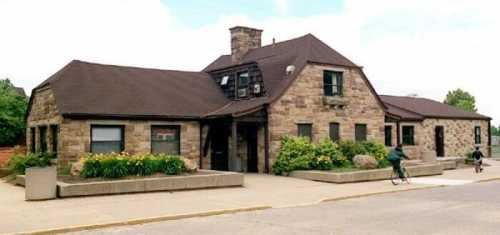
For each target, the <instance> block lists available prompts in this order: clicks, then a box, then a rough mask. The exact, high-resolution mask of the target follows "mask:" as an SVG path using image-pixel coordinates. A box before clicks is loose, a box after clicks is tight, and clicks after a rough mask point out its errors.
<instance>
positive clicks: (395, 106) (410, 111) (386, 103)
mask: <svg viewBox="0 0 500 235" xmlns="http://www.w3.org/2000/svg"><path fill="white" fill-rule="evenodd" d="M382 102H383V103H384V104H385V105H389V106H392V107H394V108H397V109H401V110H403V111H405V112H408V113H413V114H416V115H419V116H422V117H425V115H424V114H422V113H419V112H416V111H413V110H409V109H406V108H402V107H400V106H398V105H394V104H391V103H388V102H384V101H382Z"/></svg>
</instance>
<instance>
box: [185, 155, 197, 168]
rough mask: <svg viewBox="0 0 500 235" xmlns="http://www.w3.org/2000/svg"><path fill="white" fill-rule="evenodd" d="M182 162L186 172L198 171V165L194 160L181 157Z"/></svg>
mask: <svg viewBox="0 0 500 235" xmlns="http://www.w3.org/2000/svg"><path fill="white" fill-rule="evenodd" d="M182 161H184V165H185V166H186V169H187V170H188V171H197V170H198V163H196V161H195V160H192V159H189V158H185V157H182Z"/></svg>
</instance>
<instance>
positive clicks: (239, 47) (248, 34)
mask: <svg viewBox="0 0 500 235" xmlns="http://www.w3.org/2000/svg"><path fill="white" fill-rule="evenodd" d="M229 30H230V31H231V60H232V62H233V63H240V62H241V59H242V58H243V56H245V54H246V53H247V52H248V51H249V50H250V49H254V48H259V47H261V38H260V37H261V35H262V30H260V29H254V28H249V27H243V26H236V27H232V28H230V29H229Z"/></svg>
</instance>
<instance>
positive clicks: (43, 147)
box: [38, 126, 47, 153]
mask: <svg viewBox="0 0 500 235" xmlns="http://www.w3.org/2000/svg"><path fill="white" fill-rule="evenodd" d="M38 131H40V132H39V134H40V152H42V153H45V152H47V127H46V126H41V127H39V128H38Z"/></svg>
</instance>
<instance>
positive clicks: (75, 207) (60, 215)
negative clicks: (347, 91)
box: [0, 166, 500, 233]
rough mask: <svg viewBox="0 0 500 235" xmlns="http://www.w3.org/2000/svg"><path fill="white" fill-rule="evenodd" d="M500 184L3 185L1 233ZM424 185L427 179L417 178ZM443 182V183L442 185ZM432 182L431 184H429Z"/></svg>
mask: <svg viewBox="0 0 500 235" xmlns="http://www.w3.org/2000/svg"><path fill="white" fill-rule="evenodd" d="M497 178H500V166H492V167H488V168H486V169H485V171H484V173H482V174H475V173H474V172H473V170H472V169H460V170H454V171H446V172H445V174H444V175H441V176H436V177H425V179H435V180H434V183H429V182H427V183H426V182H424V183H418V182H416V183H414V184H411V185H400V186H393V185H392V184H391V183H390V182H389V181H377V182H365V183H353V184H330V183H321V182H313V181H308V180H301V179H294V178H289V177H278V176H271V175H257V174H248V175H246V176H245V187H240V188H225V189H211V190H195V191H181V192H173V193H172V192H159V193H142V194H125V195H112V196H98V197H80V198H68V199H58V200H52V201H41V202H26V201H24V188H22V187H17V186H12V185H10V184H7V183H4V182H1V183H0V212H1V213H2V218H1V219H0V233H19V232H30V231H39V230H47V229H55V228H65V227H75V226H87V225H94V224H106V223H116V222H120V221H127V220H135V219H141V218H155V217H163V216H171V215H179V214H184V215H185V214H191V213H193V214H196V213H202V212H207V211H212V212H214V211H222V210H227V209H234V208H250V207H258V206H269V207H273V208H282V207H292V206H300V205H310V204H315V203H319V202H322V201H331V200H338V199H343V198H349V197H359V196H364V195H372V194H378V193H386V192H394V191H402V190H412V189H421V188H426V187H429V186H436V185H449V184H447V183H442V184H440V183H439V182H446V180H462V181H467V182H476V181H481V180H492V179H497ZM417 179H424V178H415V179H414V180H417ZM443 180H444V181H443ZM431 182H432V181H431Z"/></svg>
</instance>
